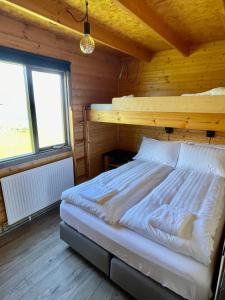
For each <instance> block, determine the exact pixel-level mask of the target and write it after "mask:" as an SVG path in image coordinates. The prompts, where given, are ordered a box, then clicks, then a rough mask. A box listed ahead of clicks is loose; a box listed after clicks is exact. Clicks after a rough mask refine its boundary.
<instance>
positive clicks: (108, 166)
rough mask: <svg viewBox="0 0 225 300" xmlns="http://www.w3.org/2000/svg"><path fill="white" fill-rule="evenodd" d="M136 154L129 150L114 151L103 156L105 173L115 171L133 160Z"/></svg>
mask: <svg viewBox="0 0 225 300" xmlns="http://www.w3.org/2000/svg"><path fill="white" fill-rule="evenodd" d="M135 154H136V152H133V151H127V150H121V149H117V150H113V151H109V152H106V153H104V154H103V168H104V171H108V170H112V169H115V168H117V167H119V166H122V165H123V164H125V163H127V162H129V161H131V160H132V158H133V157H134V156H135Z"/></svg>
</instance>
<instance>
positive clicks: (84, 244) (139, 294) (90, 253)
mask: <svg viewBox="0 0 225 300" xmlns="http://www.w3.org/2000/svg"><path fill="white" fill-rule="evenodd" d="M60 238H61V239H62V240H63V241H65V242H66V243H67V244H69V246H70V247H71V248H73V249H74V250H75V251H76V252H78V253H79V254H81V255H82V256H83V257H84V258H86V259H87V260H88V261H90V262H91V263H92V264H93V265H94V266H96V267H97V268H98V269H100V270H101V271H102V272H104V273H105V274H106V275H107V276H109V278H110V279H111V280H112V281H113V282H115V283H116V284H118V285H119V286H120V287H121V288H122V289H124V290H125V291H127V292H128V293H129V294H130V295H132V296H133V297H135V298H136V299H138V300H150V299H152V300H155V299H157V300H184V298H182V297H181V296H179V295H177V294H175V293H174V292H172V291H170V290H169V289H167V288H165V287H163V286H161V285H160V284H158V283H157V282H156V281H154V280H153V279H151V278H149V277H147V276H145V275H143V274H142V273H140V272H139V271H137V270H135V269H133V268H132V267H130V266H128V265H127V264H126V263H124V262H123V261H121V260H120V259H118V258H116V257H114V256H113V255H112V254H111V253H109V252H108V251H106V250H105V249H103V248H102V247H100V246H99V245H97V244H96V243H94V242H93V241H92V240H90V239H88V238H87V237H85V236H84V235H82V234H80V233H79V232H78V231H76V230H75V229H73V228H72V227H70V226H68V225H67V224H66V223H64V222H61V223H60Z"/></svg>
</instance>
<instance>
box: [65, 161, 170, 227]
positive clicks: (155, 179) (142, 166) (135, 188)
mask: <svg viewBox="0 0 225 300" xmlns="http://www.w3.org/2000/svg"><path fill="white" fill-rule="evenodd" d="M172 170H173V168H172V167H169V166H166V165H161V164H159V163H155V162H146V161H133V162H130V163H127V164H126V165H123V166H121V167H119V168H117V169H114V170H111V171H108V172H105V173H102V174H100V175H99V176H97V177H96V178H94V179H92V180H90V181H87V182H85V183H83V184H80V185H78V186H75V187H73V188H70V189H68V190H66V191H65V192H63V193H62V197H61V199H62V200H65V201H66V202H69V203H71V204H73V205H76V206H78V207H80V208H82V209H84V210H86V211H88V212H89V213H92V214H94V215H96V216H98V217H99V218H102V219H103V220H104V221H106V222H108V223H110V224H115V223H117V221H118V220H119V218H120V217H121V216H122V215H123V214H124V212H125V211H126V210H127V209H129V208H130V207H131V206H133V205H135V204H136V203H137V202H138V201H140V200H141V199H142V198H143V197H145V196H146V195H147V194H148V193H149V192H150V191H151V190H152V189H153V188H154V187H155V186H157V185H158V184H159V183H160V182H161V181H162V180H164V179H165V178H166V177H167V176H168V175H169V173H170V172H171V171H172ZM103 185H104V191H103V190H102V186H103Z"/></svg>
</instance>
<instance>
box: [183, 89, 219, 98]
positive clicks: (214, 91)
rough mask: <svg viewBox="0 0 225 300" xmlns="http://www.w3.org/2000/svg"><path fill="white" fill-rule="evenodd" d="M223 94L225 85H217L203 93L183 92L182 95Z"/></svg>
mask: <svg viewBox="0 0 225 300" xmlns="http://www.w3.org/2000/svg"><path fill="white" fill-rule="evenodd" d="M222 95H225V87H217V88H214V89H211V90H209V91H205V92H201V93H193V94H182V95H181V96H222Z"/></svg>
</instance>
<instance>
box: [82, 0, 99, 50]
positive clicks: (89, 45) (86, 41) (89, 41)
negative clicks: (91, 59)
mask: <svg viewBox="0 0 225 300" xmlns="http://www.w3.org/2000/svg"><path fill="white" fill-rule="evenodd" d="M90 33H91V28H90V23H89V22H88V0H86V14H85V17H84V36H83V37H82V39H81V40H80V49H81V51H82V52H83V53H84V54H91V53H93V51H94V50H95V41H94V40H93V38H92V37H91V35H90Z"/></svg>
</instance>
